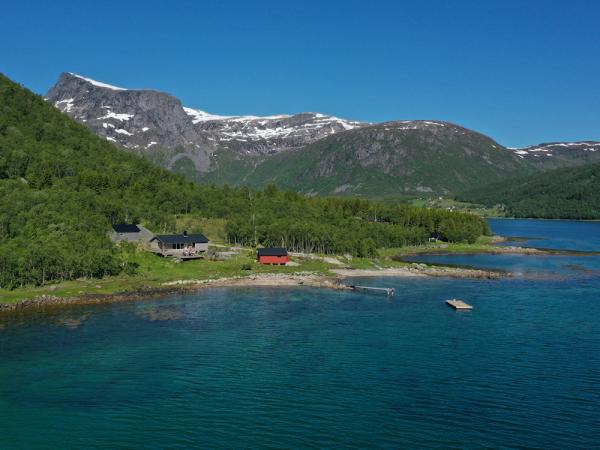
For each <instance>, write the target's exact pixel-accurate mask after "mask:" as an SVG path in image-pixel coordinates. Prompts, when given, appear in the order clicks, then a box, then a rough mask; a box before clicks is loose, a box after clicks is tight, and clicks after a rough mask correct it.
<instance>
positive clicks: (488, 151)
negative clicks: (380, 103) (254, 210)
mask: <svg viewBox="0 0 600 450" xmlns="http://www.w3.org/2000/svg"><path fill="white" fill-rule="evenodd" d="M217 156H219V155H217ZM216 160H217V161H219V159H218V157H217V159H216ZM235 163H236V161H234V162H232V161H228V162H227V163H226V164H223V165H222V168H221V169H220V170H221V173H220V174H219V175H220V176H221V177H223V174H225V175H226V177H223V178H226V179H227V181H228V182H233V183H235V184H247V185H250V186H262V185H263V184H265V183H275V184H277V185H278V186H279V187H281V188H284V189H292V190H295V191H298V192H302V193H305V194H309V195H315V194H319V195H355V196H356V195H358V196H365V197H383V196H403V195H428V194H445V195H447V194H450V193H456V192H460V191H463V190H465V189H469V188H472V187H475V186H481V185H482V184H485V183H488V182H489V181H494V180H497V181H499V180H502V179H506V178H509V177H514V176H516V175H523V174H528V173H532V172H534V171H535V169H534V168H533V167H531V166H530V165H529V163H527V162H526V161H523V160H522V159H521V158H519V157H518V155H516V154H514V153H513V152H511V151H509V150H507V149H505V148H504V147H502V146H501V145H499V144H498V143H496V142H495V141H493V140H492V139H490V138H488V137H486V136H484V135H482V134H479V133H476V132H474V131H471V130H468V129H466V128H462V127H459V126H456V125H453V124H450V123H447V122H432V121H401V122H389V123H384V124H380V125H371V126H367V127H361V128H357V129H355V130H349V131H345V132H340V133H337V134H334V135H332V136H329V137H328V138H325V139H321V140H319V141H317V142H315V143H313V144H311V145H308V146H306V147H304V148H302V149H300V150H296V151H288V152H282V153H279V154H277V155H274V156H271V157H270V158H268V159H265V160H263V161H255V165H254V166H252V167H247V165H249V163H248V162H246V166H245V165H244V163H243V162H241V161H239V160H238V161H237V164H238V169H237V171H236V170H234V171H232V170H231V168H232V167H235ZM228 170H229V172H227V171H228ZM209 175H210V174H209ZM236 181H237V183H236Z"/></svg>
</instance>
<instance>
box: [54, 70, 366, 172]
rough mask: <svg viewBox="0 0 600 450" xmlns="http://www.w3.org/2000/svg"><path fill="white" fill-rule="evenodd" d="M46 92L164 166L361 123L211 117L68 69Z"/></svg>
mask: <svg viewBox="0 0 600 450" xmlns="http://www.w3.org/2000/svg"><path fill="white" fill-rule="evenodd" d="M46 97H47V99H48V101H50V102H52V103H53V104H54V105H55V106H56V107H57V108H59V109H60V110H61V111H63V112H65V113H67V114H69V115H70V116H71V117H73V118H74V119H76V120H78V121H80V122H82V123H84V124H85V125H87V126H88V128H90V129H91V130H92V131H94V132H95V133H96V134H98V135H99V136H102V137H104V138H106V139H108V140H109V141H112V142H114V143H116V144H118V145H120V146H122V147H124V148H126V149H128V150H131V151H135V152H138V153H141V154H144V155H145V156H147V157H149V158H150V159H153V160H155V161H156V162H158V163H161V164H162V165H164V166H166V167H172V166H173V165H174V164H175V163H176V162H177V161H178V160H180V159H184V158H187V159H189V160H191V161H192V162H193V164H194V167H195V169H196V170H197V171H199V172H206V171H209V170H210V169H211V158H212V156H213V154H214V153H215V151H217V150H222V151H228V152H230V153H233V154H234V155H235V156H236V157H240V156H241V157H243V156H248V155H249V156H258V155H268V154H274V153H278V152H280V151H285V150H289V149H295V148H300V147H302V146H304V145H307V144H310V143H312V142H315V141H316V140H318V139H321V138H323V137H326V136H329V135H331V134H334V133H337V132H339V131H344V130H349V129H353V128H357V127H360V126H363V125H365V124H363V123H359V122H351V121H347V120H344V119H339V118H337V117H333V116H327V115H324V114H319V113H302V114H295V115H291V116H288V115H279V116H268V117H256V116H217V115H213V114H209V113H206V112H204V111H200V110H196V109H193V108H186V107H183V106H182V104H181V102H180V101H179V100H178V99H176V98H175V97H173V96H171V95H169V94H165V93H162V92H157V91H152V90H130V89H123V88H120V87H116V86H112V85H109V84H106V83H102V82H99V81H96V80H92V79H90V78H85V77H82V76H80V75H76V74H72V73H63V74H62V75H61V76H60V77H59V79H58V82H57V83H56V85H55V86H54V87H52V88H51V89H50V91H48V94H47V96H46Z"/></svg>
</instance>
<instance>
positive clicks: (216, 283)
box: [0, 264, 511, 313]
mask: <svg viewBox="0 0 600 450" xmlns="http://www.w3.org/2000/svg"><path fill="white" fill-rule="evenodd" d="M331 273H332V274H333V276H327V275H321V274H318V273H315V272H297V273H290V274H281V273H278V274H272V273H271V274H269V273H265V274H252V275H248V276H236V277H223V278H213V279H205V280H197V279H187V280H175V281H170V282H166V283H163V284H161V285H160V286H154V287H147V288H141V289H136V290H132V291H123V292H115V293H112V294H82V295H76V296H69V297H59V296H53V295H40V296H38V297H34V298H31V299H26V300H22V301H16V302H12V303H0V313H4V312H11V311H13V312H14V311H24V310H32V309H44V308H47V307H57V306H75V305H94V304H107V303H117V302H127V301H140V300H152V299H160V298H161V297H167V296H170V295H177V294H189V293H192V292H197V291H200V290H203V289H208V288H224V287H313V288H320V289H331V290H338V291H351V290H352V289H351V288H350V287H349V286H347V285H345V284H344V283H343V282H344V280H346V279H348V278H361V277H370V278H374V277H397V278H404V277H406V278H408V277H420V278H428V277H449V278H471V279H488V280H491V279H500V278H506V277H510V276H511V274H510V273H505V272H498V271H490V270H481V269H468V268H455V267H436V266H425V265H420V264H419V265H414V266H411V267H398V268H388V269H381V270H375V269H331Z"/></svg>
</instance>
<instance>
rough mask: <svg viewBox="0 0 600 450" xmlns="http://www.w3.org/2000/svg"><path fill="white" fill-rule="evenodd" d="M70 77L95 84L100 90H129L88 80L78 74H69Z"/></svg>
mask: <svg viewBox="0 0 600 450" xmlns="http://www.w3.org/2000/svg"><path fill="white" fill-rule="evenodd" d="M68 73H69V74H70V75H73V76H74V77H76V78H80V79H82V80H85V81H87V82H88V83H90V84H93V85H94V86H96V87H100V88H105V89H112V90H113V91H126V90H127V89H124V88H121V87H118V86H113V85H112V84H107V83H102V82H101V81H96V80H92V79H91V78H86V77H82V76H81V75H77V74H76V73H73V72H68Z"/></svg>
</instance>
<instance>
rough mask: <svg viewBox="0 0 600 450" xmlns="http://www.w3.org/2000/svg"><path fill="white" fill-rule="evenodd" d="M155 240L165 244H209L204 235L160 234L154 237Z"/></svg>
mask: <svg viewBox="0 0 600 450" xmlns="http://www.w3.org/2000/svg"><path fill="white" fill-rule="evenodd" d="M154 239H158V240H159V241H161V242H162V243H163V244H191V243H192V242H197V243H199V244H206V243H208V238H207V237H206V236H204V235H203V234H200V233H196V234H159V235H157V236H154V238H153V239H152V240H154Z"/></svg>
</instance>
